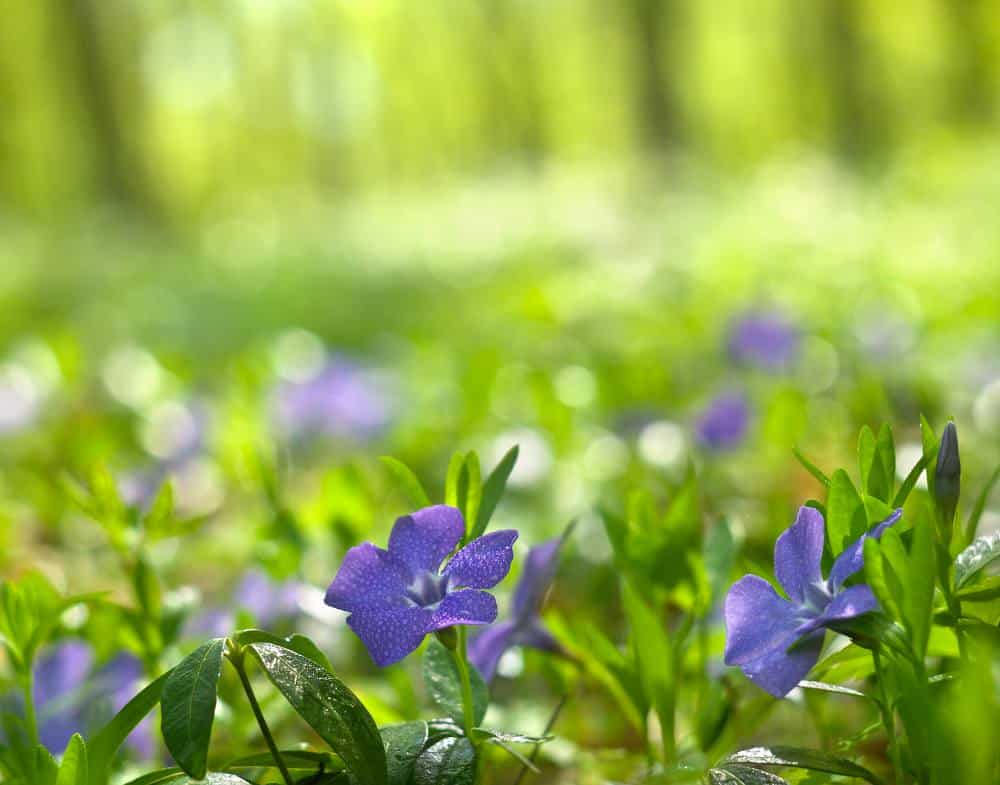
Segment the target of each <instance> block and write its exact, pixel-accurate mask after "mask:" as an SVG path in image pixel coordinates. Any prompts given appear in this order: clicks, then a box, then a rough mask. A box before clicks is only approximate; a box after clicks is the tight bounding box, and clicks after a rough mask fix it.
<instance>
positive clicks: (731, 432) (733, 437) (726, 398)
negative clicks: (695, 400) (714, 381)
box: [695, 390, 750, 450]
mask: <svg viewBox="0 0 1000 785" xmlns="http://www.w3.org/2000/svg"><path fill="white" fill-rule="evenodd" d="M749 427H750V402H749V401H748V400H747V397H746V395H744V394H743V393H742V392H740V391H738V390H731V391H729V392H724V393H721V394H720V395H718V396H716V397H715V398H714V399H712V401H711V402H710V403H709V404H708V406H707V407H706V408H705V410H704V411H703V412H702V413H701V416H700V417H698V421H697V422H696V423H695V435H696V436H697V437H698V441H700V442H701V443H702V444H704V445H705V446H706V447H709V448H711V449H713V450H728V449H732V448H733V447H736V446H738V445H739V443H740V442H742V441H743V439H744V438H746V435H747V430H748V429H749Z"/></svg>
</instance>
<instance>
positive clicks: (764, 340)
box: [729, 311, 799, 371]
mask: <svg viewBox="0 0 1000 785" xmlns="http://www.w3.org/2000/svg"><path fill="white" fill-rule="evenodd" d="M798 348H799V332H798V330H797V329H796V328H795V325H793V324H792V323H791V322H790V321H789V320H788V319H787V318H785V317H784V316H783V315H782V314H780V313H778V312H775V311H768V312H765V311H750V312H748V313H745V314H744V315H743V316H741V317H740V318H739V319H737V320H736V322H735V323H734V324H733V326H732V329H731V330H730V333H729V354H730V356H731V357H732V358H733V359H734V360H736V361H738V362H742V363H747V364H748V365H756V366H758V367H760V368H763V369H765V370H768V371H780V370H781V369H783V368H786V367H787V366H788V365H790V364H791V362H792V360H794V359H795V354H796V352H797V351H798Z"/></svg>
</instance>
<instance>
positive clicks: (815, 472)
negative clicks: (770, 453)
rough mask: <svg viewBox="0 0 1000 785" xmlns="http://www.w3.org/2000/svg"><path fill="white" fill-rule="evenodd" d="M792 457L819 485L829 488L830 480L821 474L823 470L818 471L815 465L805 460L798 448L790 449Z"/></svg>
mask: <svg viewBox="0 0 1000 785" xmlns="http://www.w3.org/2000/svg"><path fill="white" fill-rule="evenodd" d="M792 455H794V456H795V457H796V459H797V460H798V462H799V463H801V464H802V468H803V469H805V470H806V471H807V472H809V473H810V474H811V475H812V476H813V477H815V478H816V480H817V481H818V482H819V483H820V484H822V485H823V486H824V487H826V488H829V487H830V478H829V477H827V476H826V474H824V473H823V470H822V469H820V468H819V467H818V466H817V465H816V464H815V463H813V462H812V461H810V460H809V459H808V458H806V456H805V455H804V454H803V453H802V451H801V450H799V448H798V447H793V448H792Z"/></svg>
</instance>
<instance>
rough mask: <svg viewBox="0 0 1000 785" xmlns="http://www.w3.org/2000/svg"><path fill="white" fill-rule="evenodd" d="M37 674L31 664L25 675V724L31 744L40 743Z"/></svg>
mask: <svg viewBox="0 0 1000 785" xmlns="http://www.w3.org/2000/svg"><path fill="white" fill-rule="evenodd" d="M34 681H35V675H34V673H32V670H31V667H30V665H29V667H28V669H27V672H26V674H25V677H24V685H23V687H24V724H25V725H27V726H28V738H29V739H30V740H31V745H32V746H33V747H34V746H37V745H38V718H37V717H36V716H35V695H34V693H35V689H34Z"/></svg>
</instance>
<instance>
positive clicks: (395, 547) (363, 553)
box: [326, 504, 517, 666]
mask: <svg viewBox="0 0 1000 785" xmlns="http://www.w3.org/2000/svg"><path fill="white" fill-rule="evenodd" d="M464 532H465V521H464V520H463V518H462V513H461V512H459V511H458V510H457V509H455V508H454V507H449V506H448V505H444V504H439V505H436V506H433V507H425V508H424V509H422V510H417V511H416V512H415V513H412V514H410V515H404V516H403V517H402V518H398V519H397V520H396V523H395V525H394V526H393V527H392V533H391V534H390V535H389V548H388V550H383V549H381V548H378V547H376V546H375V545H373V544H371V543H370V542H366V543H363V544H361V545H358V546H355V547H354V548H351V549H350V550H349V551H348V552H347V554H346V555H345V556H344V561H343V563H342V564H341V565H340V570H339V571H338V572H337V576H336V577H335V578H334V579H333V583H331V584H330V588H329V589H327V591H326V604H327V605H331V606H333V607H334V608H339V609H340V610H343V611H348V612H349V613H350V614H351V615H350V616H348V617H347V624H348V626H349V627H350V628H351V629H352V630H354V632H355V633H356V634H357V636H358V637H359V638H361V641H362V642H363V643H364V644H365V646H366V647H367V648H368V652H369V653H370V654H371V656H372V659H373V660H375V663H376V664H377V665H379V666H386V665H391V664H392V663H394V662H398V661H399V660H401V659H403V658H404V657H405V656H406V655H407V654H409V653H410V652H412V651H413V650H414V649H416V648H417V647H418V646H419V645H420V643H421V641H423V639H424V636H425V635H427V634H428V633H431V632H434V631H436V630H441V629H444V628H445V627H451V626H453V625H456V624H475V625H480V624H490V623H491V622H493V621H494V620H495V619H496V617H497V603H496V600H495V599H493V595H491V594H489V593H488V592H485V591H483V589H490V588H492V587H494V586H496V585H497V584H498V583H499V582H500V581H502V580H503V579H504V577H505V576H506V575H507V572H508V571H509V570H510V563H511V560H512V559H513V558H514V551H513V548H512V547H511V546H513V544H514V541H515V540H516V539H517V532H516V531H513V530H505V531H497V532H491V533H490V534H486V535H483V536H482V537H479V538H478V539H475V540H473V541H472V542H470V543H469V544H468V545H466V546H465V547H464V548H462V549H461V550H460V551H459V552H458V553H456V554H455V555H454V556H452V558H451V559H450V560H449V561H448V564H447V565H446V566H445V567H444V569H443V570H442V569H441V562H442V561H444V559H445V557H446V556H447V555H448V554H449V553H451V552H452V551H453V550H454V549H455V546H456V545H458V543H459V541H460V540H461V539H462V535H463V533H464Z"/></svg>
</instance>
